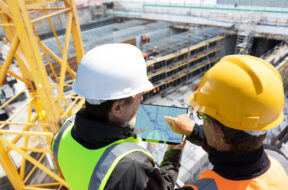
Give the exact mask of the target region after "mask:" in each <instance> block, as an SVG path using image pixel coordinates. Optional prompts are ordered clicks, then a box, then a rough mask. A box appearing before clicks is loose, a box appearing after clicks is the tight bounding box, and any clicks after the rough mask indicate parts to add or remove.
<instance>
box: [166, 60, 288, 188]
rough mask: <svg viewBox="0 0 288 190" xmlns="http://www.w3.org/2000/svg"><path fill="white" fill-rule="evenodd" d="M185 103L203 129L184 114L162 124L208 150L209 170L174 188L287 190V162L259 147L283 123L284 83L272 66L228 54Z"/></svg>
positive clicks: (269, 148) (273, 150)
mask: <svg viewBox="0 0 288 190" xmlns="http://www.w3.org/2000/svg"><path fill="white" fill-rule="evenodd" d="M189 103H190V104H191V105H192V106H193V107H194V109H195V111H197V113H198V115H199V117H201V118H203V126H199V125H196V124H195V125H194V124H192V123H191V122H190V119H189V117H188V115H187V114H186V115H180V116H177V117H175V118H171V117H167V118H166V120H167V122H168V124H169V125H170V127H171V128H172V129H173V131H175V132H177V133H180V134H184V135H186V136H187V140H189V141H190V142H192V143H194V144H196V145H201V146H202V147H203V148H204V150H206V151H207V153H208V158H209V161H210V162H211V163H212V165H213V169H212V170H205V171H203V172H202V174H201V175H200V177H199V180H198V181H196V182H191V184H188V185H186V186H184V187H182V188H178V189H177V190H188V189H191V190H192V189H194V190H196V189H199V190H201V189H207V190H208V189H209V190H214V189H219V190H232V189H233V190H260V189H261V190H276V189H277V190H287V189H288V176H287V172H288V160H287V158H286V157H285V155H284V154H283V153H282V152H281V151H280V150H278V149H276V148H274V147H272V146H269V145H263V141H264V139H265V137H266V133H267V130H268V129H271V128H274V127H276V126H277V125H279V124H280V123H281V122H282V120H283V111H282V109H283V106H284V91H283V84H282V80H281V76H280V74H279V72H278V71H277V70H276V69H275V68H274V67H273V66H272V65H270V64H269V63H268V62H266V61H264V60H262V59H259V58H256V57H253V56H248V55H231V56H226V57H224V58H222V59H221V60H220V61H219V62H218V63H217V64H216V65H215V66H214V67H212V68H211V69H210V70H209V71H208V72H207V73H206V74H205V75H204V77H203V78H202V80H201V82H200V84H199V87H198V89H197V91H196V92H195V93H193V94H192V95H191V96H190V97H189Z"/></svg>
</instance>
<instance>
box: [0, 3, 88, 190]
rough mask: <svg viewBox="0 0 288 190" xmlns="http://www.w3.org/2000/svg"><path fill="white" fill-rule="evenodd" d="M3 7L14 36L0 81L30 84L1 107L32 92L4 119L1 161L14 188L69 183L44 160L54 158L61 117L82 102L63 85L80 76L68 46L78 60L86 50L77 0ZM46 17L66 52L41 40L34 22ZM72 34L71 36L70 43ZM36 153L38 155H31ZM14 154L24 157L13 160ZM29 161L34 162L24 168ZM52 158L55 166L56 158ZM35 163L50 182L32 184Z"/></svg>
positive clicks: (8, 31)
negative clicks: (62, 25)
mask: <svg viewBox="0 0 288 190" xmlns="http://www.w3.org/2000/svg"><path fill="white" fill-rule="evenodd" d="M0 10H1V12H0V18H1V21H2V23H1V24H0V26H1V27H3V28H4V30H5V33H6V37H7V39H8V41H9V42H10V49H9V52H8V54H7V57H6V59H5V61H4V63H3V64H2V65H0V86H1V85H2V84H3V81H4V80H5V77H6V76H9V75H10V76H11V77H13V78H16V79H17V80H19V81H22V82H23V83H25V86H26V88H25V89H24V90H22V91H21V92H19V93H18V94H16V95H15V96H14V97H13V98H11V99H9V100H8V101H7V102H5V103H4V104H2V105H1V106H0V108H1V109H4V108H5V107H6V106H9V105H10V104H11V103H12V102H13V100H15V99H16V98H17V97H18V96H20V94H22V93H23V92H26V94H27V96H28V98H27V99H26V100H25V101H23V104H22V105H21V106H20V107H19V108H17V110H16V111H15V112H14V113H13V114H12V115H11V116H10V117H9V118H8V119H7V120H6V121H1V122H0V164H1V166H2V168H3V170H4V171H5V173H6V175H7V177H8V179H9V181H10V182H11V184H12V186H13V187H14V189H16V190H18V189H51V188H52V189H62V188H64V189H65V187H66V188H68V186H67V184H66V182H65V180H64V179H63V176H61V174H60V173H59V172H57V170H55V171H53V170H51V167H49V165H48V164H44V163H43V160H44V159H45V158H46V159H48V158H53V156H52V154H51V150H50V144H51V140H52V138H53V136H54V134H55V133H56V132H57V131H58V129H59V127H60V126H61V123H62V122H63V119H64V118H65V117H67V116H68V115H71V114H73V113H75V112H77V111H78V110H79V109H80V108H81V107H82V105H83V104H84V99H83V98H81V97H78V96H77V95H75V94H70V95H65V94H64V91H63V89H64V87H65V88H66V87H70V86H71V84H66V79H67V78H69V79H74V78H75V76H76V73H75V68H72V67H71V61H69V59H68V58H69V57H68V51H69V49H71V47H72V46H73V48H74V51H75V55H76V59H77V60H76V61H77V63H79V61H80V59H81V58H82V56H83V55H84V46H83V42H82V37H81V31H80V25H79V21H78V15H77V9H76V5H75V2H74V0H0ZM35 12H36V13H37V14H35ZM56 15H62V16H63V15H65V17H66V19H65V20H66V32H65V40H64V43H62V44H61V43H60V40H59V38H58V36H57V34H56V30H55V27H54V25H53V22H52V19H51V18H52V17H55V16H56ZM44 20H45V22H47V21H48V23H49V25H50V27H51V30H52V32H53V34H54V38H55V39H56V42H57V44H58V46H59V50H60V52H61V53H62V56H59V55H57V54H56V53H55V52H53V51H52V50H51V49H50V48H49V47H47V45H45V44H44V43H43V42H42V41H41V39H40V37H39V35H38V33H37V27H36V23H37V22H39V21H44ZM70 38H72V41H73V43H71V44H70ZM13 58H15V59H16V61H17V67H18V68H19V70H20V71H21V72H20V73H17V72H15V71H13V70H11V69H10V65H11V62H12V60H13ZM59 68H60V69H59ZM57 69H58V70H57ZM48 70H49V73H48V72H47V71H48ZM19 117H20V118H21V119H19ZM17 118H18V119H17ZM32 153H37V155H39V156H38V157H33V156H32V155H33V154H32ZM16 157H17V158H18V160H20V161H18V162H17V161H15V160H16V159H15V158H16ZM19 158H20V159H19ZM52 160H55V159H52ZM28 163H29V165H32V167H29V171H26V170H27V165H28ZM53 163H54V164H55V165H56V166H57V163H56V162H55V161H54V162H53ZM55 168H57V167H55ZM36 169H37V170H41V171H43V172H44V173H46V174H47V175H48V176H50V177H51V179H52V182H47V183H43V182H41V183H40V184H30V183H29V181H31V180H30V178H31V177H32V176H33V173H34V172H35V171H36ZM50 181H51V180H50Z"/></svg>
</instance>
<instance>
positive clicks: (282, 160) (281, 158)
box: [265, 149, 288, 189]
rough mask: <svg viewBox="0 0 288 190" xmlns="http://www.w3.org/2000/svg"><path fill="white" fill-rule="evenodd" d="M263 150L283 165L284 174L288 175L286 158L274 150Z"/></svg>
mask: <svg viewBox="0 0 288 190" xmlns="http://www.w3.org/2000/svg"><path fill="white" fill-rule="evenodd" d="M265 152H266V153H267V154H268V155H270V156H272V157H273V158H275V159H276V160H277V161H278V162H279V163H280V164H281V165H282V166H283V168H284V170H285V172H286V174H287V175H288V160H287V159H286V158H285V157H284V156H282V155H281V154H279V153H278V152H276V151H273V150H270V149H269V150H267V149H265ZM287 189H288V188H287Z"/></svg>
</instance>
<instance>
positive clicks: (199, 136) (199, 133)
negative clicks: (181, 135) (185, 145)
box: [186, 124, 208, 151]
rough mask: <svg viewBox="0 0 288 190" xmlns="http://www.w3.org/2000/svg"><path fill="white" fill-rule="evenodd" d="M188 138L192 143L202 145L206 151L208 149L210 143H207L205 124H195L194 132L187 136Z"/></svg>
mask: <svg viewBox="0 0 288 190" xmlns="http://www.w3.org/2000/svg"><path fill="white" fill-rule="evenodd" d="M186 139H187V140H188V141H189V142H191V143H192V144H195V145H198V146H201V147H202V148H203V149H204V150H205V151H207V149H208V145H207V141H206V136H205V133H204V129H203V125H197V124H195V125H194V129H193V131H192V133H191V134H190V135H189V136H187V137H186Z"/></svg>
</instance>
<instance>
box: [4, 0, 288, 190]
mask: <svg viewBox="0 0 288 190" xmlns="http://www.w3.org/2000/svg"><path fill="white" fill-rule="evenodd" d="M0 2H1V3H0V9H1V11H2V13H1V16H0V18H1V20H2V23H1V24H0V26H1V27H2V28H3V30H2V31H0V35H1V36H2V37H3V40H2V42H1V44H0V45H1V54H2V55H1V56H0V65H1V67H0V69H1V70H0V85H1V91H0V103H1V110H0V111H1V112H0V114H1V115H0V119H1V121H0V122H1V126H0V150H1V151H0V164H1V165H0V166H2V168H1V167H0V189H3V190H6V189H7V190H8V189H46V188H48V189H51V188H52V189H61V188H63V187H68V185H67V184H66V182H65V180H64V178H63V176H61V174H59V172H58V171H57V167H58V165H57V164H56V162H55V161H54V157H53V155H52V154H51V149H50V145H51V140H52V138H53V136H54V134H55V133H56V132H57V131H58V129H59V127H60V126H59V124H60V123H62V122H63V119H64V118H66V117H67V116H69V115H72V114H75V113H76V112H77V111H79V110H80V109H81V108H82V107H83V105H84V102H85V100H84V99H83V98H82V97H80V96H77V95H76V94H75V93H74V92H73V91H72V90H71V84H72V81H73V80H74V79H75V76H76V70H77V66H78V64H79V62H80V60H81V57H82V56H83V55H84V52H87V51H89V50H90V49H92V48H94V47H96V46H99V45H102V44H107V43H129V44H132V45H135V46H137V47H138V48H139V49H140V50H141V51H142V54H143V57H144V58H145V60H146V67H147V73H148V77H149V80H150V81H151V82H152V83H153V85H154V89H152V90H151V91H147V92H145V94H144V99H145V102H146V103H150V104H158V105H160V104H162V105H174V106H181V107H183V106H184V107H187V105H188V103H187V101H186V99H187V96H188V95H189V94H191V93H192V92H193V91H195V90H196V89H197V87H198V84H199V81H200V79H201V78H202V76H203V75H204V74H205V72H206V71H207V70H209V68H211V67H212V66H213V65H214V64H215V63H217V61H219V60H220V59H221V58H222V57H223V56H225V55H229V54H250V55H254V56H257V57H261V58H263V59H265V60H267V61H268V62H270V63H271V64H273V65H274V66H275V67H276V68H277V69H278V70H279V72H280V73H281V76H282V80H283V84H284V88H285V91H286V92H287V87H288V78H287V72H288V43H287V41H285V40H287V37H288V4H287V2H286V1H284V0H283V1H279V2H277V3H275V2H274V1H272V0H265V1H263V2H260V1H259V2H258V1H257V3H256V2H253V5H252V4H251V3H252V1H245V0H243V1H237V2H233V3H231V2H230V1H219V0H218V1H216V0H215V1H214V0H213V1H212V0H199V2H198V1H197V2H193V4H192V2H190V1H185V0H184V1H183V2H182V1H181V2H180V1H179V2H177V3H175V4H172V3H171V2H170V1H161V2H158V1H156V3H155V1H152V0H151V1H149V0H147V1H145V0H144V1H141V2H140V1H136V0H134V1H124V0H119V1H113V2H112V1H88V0H81V1H76V2H75V1H74V0H63V1H62V0H57V1H50V0H47V1H44V0H41V1H40V0H31V1H22V0H11V1H10V0H9V1H5V0H4V1H0ZM67 2H69V3H67ZM195 3H196V4H195ZM16 5H17V6H16ZM271 5H273V6H271ZM263 7H264V8H263ZM279 7H281V10H280V9H279ZM77 12H78V14H77ZM286 96H287V93H286ZM285 103H286V105H285V108H284V111H285V115H286V117H284V121H283V122H282V123H281V125H280V126H279V127H277V128H275V130H273V131H271V132H270V133H268V140H267V142H266V143H270V144H273V145H274V146H277V147H278V148H282V150H283V151H284V152H285V153H286V155H288V148H287V146H288V145H287V141H288V134H287V130H288V121H287V114H288V110H287V109H288V108H287V101H286V102H285ZM195 120H197V119H196V118H195ZM197 122H200V123H201V121H197ZM146 146H147V148H148V149H149V150H151V152H152V154H153V156H154V157H155V159H156V161H157V162H160V161H161V160H162V157H163V154H164V152H165V151H164V150H165V149H166V145H161V144H160V145H158V144H146ZM187 147H189V150H188V151H187V149H188V148H187V149H186V153H185V152H184V155H183V159H182V163H185V167H183V168H181V170H180V173H179V179H178V181H177V185H178V186H181V185H183V184H185V183H186V182H187V181H189V180H190V179H196V178H197V177H198V176H199V172H200V171H201V170H202V169H203V168H209V167H210V165H209V163H208V158H207V154H206V153H205V152H204V151H202V150H200V149H199V148H197V147H196V146H194V145H191V144H190V145H187Z"/></svg>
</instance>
